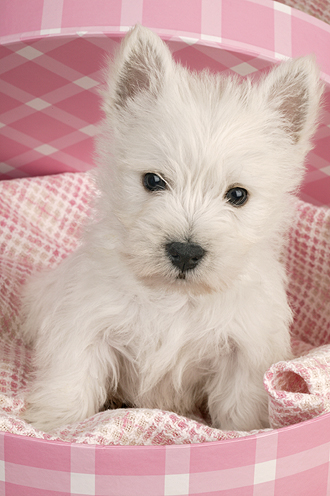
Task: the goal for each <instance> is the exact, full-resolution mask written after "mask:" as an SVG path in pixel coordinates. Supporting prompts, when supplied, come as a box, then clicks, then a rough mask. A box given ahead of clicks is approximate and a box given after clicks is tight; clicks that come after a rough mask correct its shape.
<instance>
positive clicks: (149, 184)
mask: <svg viewBox="0 0 330 496" xmlns="http://www.w3.org/2000/svg"><path fill="white" fill-rule="evenodd" d="M143 186H144V187H145V189H147V190H148V191H162V190H163V189H166V187H167V185H166V182H165V181H164V179H162V178H161V177H160V176H158V175H157V174H154V173H153V172H147V174H145V175H144V176H143Z"/></svg>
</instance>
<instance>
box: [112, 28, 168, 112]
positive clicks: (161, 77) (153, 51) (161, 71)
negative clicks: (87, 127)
mask: <svg viewBox="0 0 330 496" xmlns="http://www.w3.org/2000/svg"><path fill="white" fill-rule="evenodd" d="M172 67H173V60H172V56H171V52H170V50H169V49H168V48H167V46H166V45H165V43H164V42H163V41H162V40H161V39H160V38H159V36H157V35H156V34H155V33H153V32H152V31H150V29H147V28H144V27H142V26H139V25H137V26H135V27H134V28H133V29H132V30H131V31H130V32H129V33H128V34H127V35H126V36H125V38H124V40H123V42H122V44H121V47H120V51H119V53H118V55H117V57H116V58H115V62H114V65H113V66H112V70H111V69H110V70H111V72H112V74H111V75H110V77H108V78H107V79H108V81H107V83H108V91H107V95H106V99H105V105H104V107H105V110H106V111H107V110H108V111H109V110H110V108H109V103H110V107H113V106H115V107H116V108H123V107H126V106H127V105H128V104H129V102H130V101H132V100H134V99H135V98H136V97H137V96H138V95H141V94H142V93H148V95H149V96H151V97H157V96H158V94H159V93H160V91H161V89H162V87H163V84H164V81H165V80H166V79H167V76H168V74H169V73H170V71H171V68H172ZM109 96H110V101H109ZM107 103H108V105H107ZM107 107H108V108H107Z"/></svg>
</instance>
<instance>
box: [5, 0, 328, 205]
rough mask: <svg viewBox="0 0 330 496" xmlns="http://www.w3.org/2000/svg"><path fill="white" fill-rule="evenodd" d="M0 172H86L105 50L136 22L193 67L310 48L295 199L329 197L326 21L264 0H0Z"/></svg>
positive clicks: (247, 64)
mask: <svg viewBox="0 0 330 496" xmlns="http://www.w3.org/2000/svg"><path fill="white" fill-rule="evenodd" d="M3 5H5V9H4V12H6V15H3V16H0V60H1V62H0V179H8V178H15V177H24V176H31V175H44V174H51V173H54V172H56V173H57V172H64V171H69V172H75V171H86V170H88V169H90V168H91V167H92V166H93V137H94V135H95V133H96V125H97V122H98V121H99V119H100V111H99V97H98V94H97V87H98V84H99V81H100V68H101V67H102V65H103V60H104V54H105V52H109V53H112V52H113V50H114V49H115V47H116V46H117V45H118V43H119V41H120V39H121V37H122V36H123V34H124V33H125V32H126V31H127V29H128V27H129V26H132V25H134V24H135V23H137V22H140V23H142V24H144V25H146V26H149V27H151V28H153V29H154V30H155V31H156V32H157V33H159V34H160V35H161V36H162V37H163V39H165V40H166V41H167V42H168V44H169V46H170V48H171V50H172V52H173V55H174V57H175V59H176V60H179V61H181V62H182V63H184V64H186V65H187V66H189V67H191V68H193V69H201V68H204V67H209V68H210V69H211V70H212V71H228V72H234V73H236V74H239V75H241V76H246V75H254V76H255V75H258V73H259V72H260V71H263V70H267V69H268V68H269V67H270V66H271V65H272V63H274V62H275V61H276V60H278V59H280V58H283V57H295V56H299V55H303V54H307V53H311V52H314V53H315V54H316V57H317V60H318V62H319V64H320V66H321V69H322V71H323V74H324V79H325V81H326V82H327V90H326V98H325V111H324V113H323V118H322V123H321V125H320V127H319V130H318V132H317V134H316V137H315V144H316V147H315V149H314V150H313V152H312V153H310V155H309V157H308V174H307V177H306V181H305V184H304V187H303V189H302V198H303V199H304V200H306V201H311V202H312V203H316V204H325V205H330V195H329V193H328V191H329V189H330V160H329V154H330V88H329V83H330V58H329V56H328V53H329V47H330V27H329V26H328V25H326V24H325V23H322V22H321V21H319V20H318V19H315V18H312V17H309V16H307V15H306V14H303V13H302V12H299V11H297V10H294V9H292V8H291V7H288V6H287V5H283V4H282V3H277V2H272V1H271V0H217V1H214V0H180V1H178V0H157V2H154V1H153V0H135V1H134V2H132V1H131V0H83V1H82V0H80V1H79V2H78V1H77V0H57V1H56V2H54V1H53V0H29V2H22V1H21V0H2V7H3Z"/></svg>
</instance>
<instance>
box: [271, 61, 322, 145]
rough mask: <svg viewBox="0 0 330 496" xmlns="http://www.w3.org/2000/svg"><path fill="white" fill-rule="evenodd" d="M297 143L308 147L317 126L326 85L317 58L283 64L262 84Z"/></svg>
mask: <svg viewBox="0 0 330 496" xmlns="http://www.w3.org/2000/svg"><path fill="white" fill-rule="evenodd" d="M261 85H262V86H263V89H264V90H265V91H266V98H267V100H268V102H269V104H270V105H271V107H272V108H273V109H275V110H277V111H278V113H279V116H280V120H281V127H282V128H283V129H284V130H285V131H286V132H287V133H288V134H289V136H290V138H291V142H292V143H293V144H298V143H305V144H307V143H308V141H309V139H310V138H311V137H312V135H313V133H314V131H315V127H316V124H317V117H318V114H319V108H320V99H321V95H322V92H323V85H322V83H321V81H320V73H319V69H318V67H317V65H316V62H315V59H314V57H313V56H307V57H300V58H298V59H294V60H291V61H287V62H282V63H281V64H280V65H279V66H278V67H276V68H275V69H273V70H272V71H271V73H270V74H268V76H266V78H265V79H264V80H263V81H262V82H261Z"/></svg>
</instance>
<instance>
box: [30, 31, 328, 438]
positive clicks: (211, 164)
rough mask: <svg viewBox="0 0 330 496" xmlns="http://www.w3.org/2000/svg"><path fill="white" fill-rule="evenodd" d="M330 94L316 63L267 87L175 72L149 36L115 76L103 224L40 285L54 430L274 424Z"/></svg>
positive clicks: (41, 407)
mask: <svg viewBox="0 0 330 496" xmlns="http://www.w3.org/2000/svg"><path fill="white" fill-rule="evenodd" d="M321 93H322V85H321V84H320V82H319V74H318V70H317V68H316V65H315V63H314V60H313V58H311V57H304V58H299V59H297V60H293V61H288V62H284V63H282V64H280V66H279V67H277V68H275V69H273V70H272V71H271V72H270V73H269V74H268V75H266V76H265V77H263V78H262V79H261V80H260V81H259V82H257V83H252V82H251V81H250V80H249V79H246V80H239V79H238V78H237V79H235V78H232V77H227V76H226V77H225V76H223V75H221V74H216V75H215V74H210V73H209V72H207V71H203V72H202V73H200V74H197V73H192V72H190V71H188V70H187V69H185V68H183V67H182V66H181V65H178V64H176V63H175V62H174V61H173V59H172V57H171V53H170V51H169V49H168V48H167V46H166V45H165V44H164V43H163V42H162V41H161V39H160V38H159V37H158V36H156V35H155V34H154V33H152V32H151V31H149V30H148V29H146V28H143V27H140V26H138V27H136V28H134V29H133V30H132V31H131V32H130V33H129V34H128V35H127V36H126V38H125V40H124V41H123V43H122V45H121V49H120V52H119V53H118V55H117V57H116V59H115V62H114V64H111V68H110V72H109V74H108V75H107V86H106V88H105V90H104V104H103V109H104V111H105V114H106V117H105V119H104V122H103V124H102V127H101V131H100V137H99V139H98V157H99V167H98V171H97V185H98V188H99V191H100V194H99V196H98V198H97V199H96V215H95V219H94V220H93V222H92V223H91V225H89V226H88V228H87V229H86V232H85V234H84V237H83V242H82V244H81V246H80V247H79V248H78V249H77V250H76V251H75V252H74V253H72V254H71V255H70V256H69V257H68V258H67V259H66V260H65V261H64V262H62V263H61V264H60V265H59V266H58V267H57V268H56V269H55V270H53V271H49V272H46V273H44V274H39V275H36V276H33V277H32V278H31V280H30V281H29V282H28V284H27V286H26V288H25V292H24V297H23V312H24V314H25V322H24V325H23V330H22V332H23V334H24V336H25V338H26V340H27V341H29V342H34V345H35V366H36V378H35V381H34V383H33V384H32V386H31V391H30V393H29V395H28V398H27V410H26V413H25V418H26V420H27V421H29V422H31V423H32V424H33V425H35V426H36V427H38V428H40V429H43V430H45V431H47V430H51V429H54V428H55V427H58V426H60V425H62V424H67V423H72V422H77V421H80V420H82V419H85V418H86V417H89V416H91V415H93V414H95V413H96V412H98V411H99V410H100V409H102V408H103V406H104V405H105V404H106V402H107V401H109V399H110V401H111V402H112V404H113V405H121V404H122V403H125V404H127V405H130V406H133V407H143V408H161V409H166V410H172V411H175V412H177V413H179V414H182V415H188V416H189V415H190V414H191V413H192V412H194V411H196V410H198V409H199V410H201V411H202V412H204V413H205V414H206V415H208V416H209V418H210V419H211V422H212V425H213V426H215V427H217V428H221V429H237V430H250V429H254V428H261V427H264V426H267V424H268V409H267V395H266V393H265V390H264V387H263V374H264V372H265V371H266V370H267V368H268V367H269V366H270V365H271V364H272V363H274V362H276V361H279V360H283V359H287V358H288V357H289V356H290V336H289V325H290V322H291V318H292V317H291V311H290V308H289V306H288V303H287V297H286V291H285V270H284V268H283V266H282V265H281V263H280V255H281V250H282V247H283V239H284V233H285V231H286V229H287V227H288V223H289V221H290V218H291V213H292V209H293V201H292V200H293V193H294V192H295V191H296V190H297V187H298V186H299V184H300V182H301V179H302V175H303V170H304V166H303V163H304V159H305V156H306V153H307V152H308V150H310V148H311V143H310V139H311V136H312V134H313V132H314V129H315V125H316V118H317V113H318V108H319V101H320V96H321Z"/></svg>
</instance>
